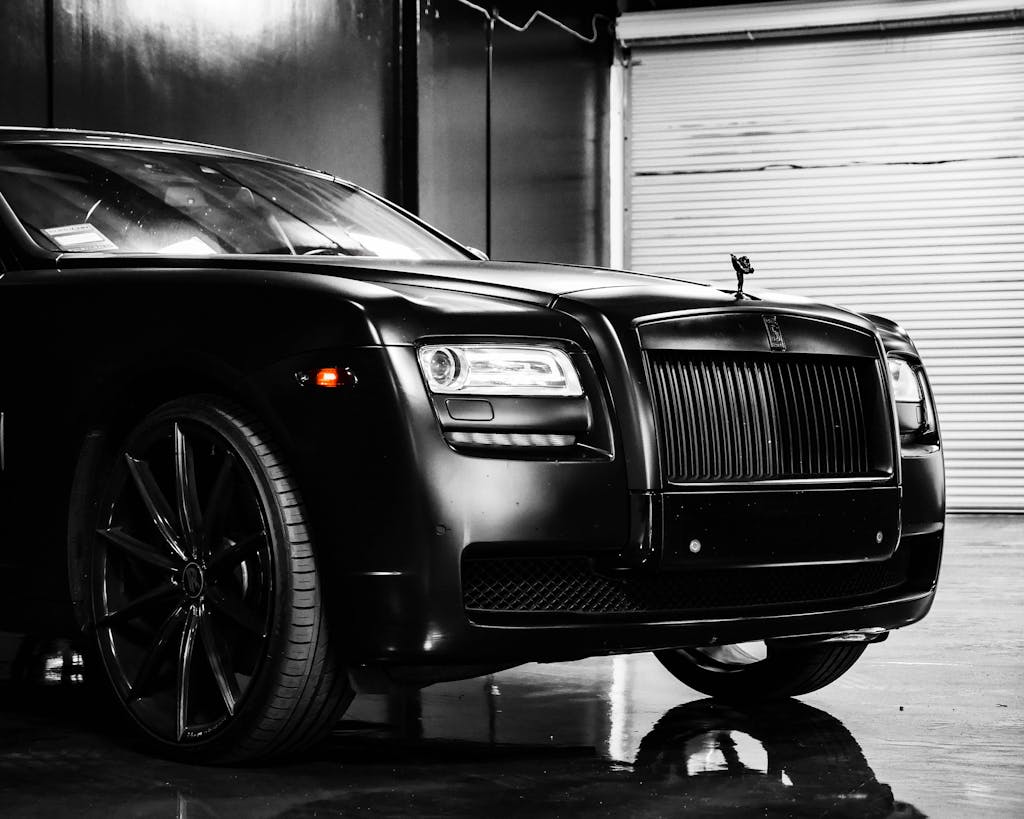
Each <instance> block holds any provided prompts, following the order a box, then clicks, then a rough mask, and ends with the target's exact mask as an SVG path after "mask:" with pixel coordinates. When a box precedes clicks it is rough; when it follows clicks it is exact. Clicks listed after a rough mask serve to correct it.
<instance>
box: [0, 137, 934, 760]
mask: <svg viewBox="0 0 1024 819" xmlns="http://www.w3.org/2000/svg"><path fill="white" fill-rule="evenodd" d="M0 194H2V196H0V272H2V277H0V311H2V315H0V350H2V353H0V367H2V371H0V470H2V471H0V475H2V483H0V522H2V527H3V528H2V530H0V564H2V565H3V571H2V573H0V576H2V581H0V582H2V584H3V588H2V594H0V600H2V609H3V613H4V616H5V618H7V621H8V622H9V623H11V624H12V625H8V626H7V628H17V629H19V630H22V631H29V630H32V629H33V628H36V627H38V624H39V623H41V622H43V621H44V619H45V618H52V619H54V620H56V621H60V620H61V618H66V622H67V623H68V624H70V623H72V622H74V621H73V619H72V618H74V619H76V620H77V624H76V625H75V627H76V628H78V629H80V630H81V632H82V634H83V639H84V641H85V642H86V644H87V645H88V650H87V651H88V653H87V663H90V662H91V663H92V664H93V666H92V667H93V669H94V670H95V672H96V676H98V677H100V678H102V679H103V680H105V681H107V682H109V686H108V688H109V693H110V694H111V695H112V699H113V700H114V702H115V703H116V705H115V707H116V708H119V709H120V711H121V712H123V714H124V715H125V716H126V717H128V719H129V722H131V723H133V724H134V725H135V726H137V728H138V729H140V731H141V732H142V735H143V736H145V737H147V738H148V739H149V740H150V741H151V742H152V743H153V744H154V745H155V747H156V748H157V749H158V750H161V751H163V752H166V753H171V754H176V755H179V756H182V757H185V758H188V759H192V760H197V761H208V762H228V761H239V760H248V759H255V758H260V757H268V756H275V755H280V754H283V753H286V752H290V751H293V750H295V749H298V748H301V747H304V746H307V745H309V744H310V743H312V742H314V741H316V740H317V739H318V738H319V737H321V736H323V735H324V734H325V733H326V732H327V731H328V730H329V729H330V728H331V727H332V725H333V724H334V722H335V721H336V720H337V718H338V717H339V715H340V714H341V713H342V712H343V711H344V709H345V707H346V706H347V704H348V703H349V701H350V700H351V697H352V696H353V693H354V691H356V690H380V689H383V688H386V687H387V686H389V685H394V684H399V685H420V686H422V685H429V684H430V683H433V682H438V681H441V680H451V679H459V678H466V677H472V676H476V675H480V674H486V673H489V672H492V671H496V670H498V669H502V668H508V667H511V666H515V665H518V664H521V663H525V662H529V661H541V662H543V661H561V660H571V659H575V658H581V657H587V656H592V655H599V654H615V653H623V652H640V651H653V652H655V653H656V655H657V657H658V658H659V659H660V660H661V662H662V663H663V664H664V665H665V667H666V668H667V669H668V670H669V671H670V672H672V673H673V674H674V675H675V676H677V677H678V678H679V679H680V680H682V681H683V682H684V683H686V684H687V685H688V686H691V687H693V688H695V689H697V690H699V691H702V692H704V693H706V694H709V695H712V696H714V697H717V698H719V699H722V700H733V701H743V700H765V699H771V698H780V697H787V696H791V695H797V694H802V693H806V692H809V691H812V690H814V689H817V688H820V687H821V686H824V685H826V684H828V683H830V682H832V681H833V680H835V679H836V678H838V677H839V676H840V675H842V674H843V673H844V672H845V671H846V670H847V669H848V668H850V666H851V665H852V664H853V663H854V662H855V661H856V660H857V658H858V657H859V656H860V655H861V653H862V652H863V651H864V649H865V647H866V645H867V644H869V643H871V642H875V641H878V640H881V639H884V638H885V637H886V635H887V634H888V632H889V631H890V630H892V629H896V628H900V627H902V626H906V625H908V624H910V623H913V622H915V621H916V620H919V619H920V618H922V617H923V616H924V615H925V614H926V613H927V611H928V609H929V607H930V606H931V603H932V599H933V597H934V594H935V588H936V579H937V576H938V572H939V563H940V557H941V551H942V538H943V518H944V483H943V466H942V452H941V448H940V441H939V430H938V425H937V420H936V415H935V409H934V406H933V404H932V398H931V394H930V390H929V386H928V382H927V379H926V377H925V373H924V369H923V367H922V365H921V361H920V358H919V356H918V354H917V352H916V350H915V348H914V345H913V343H912V342H911V341H910V339H909V338H908V336H907V335H906V333H905V332H903V330H901V329H900V328H899V327H898V326H897V325H895V324H893V323H892V322H890V321H887V320H885V319H882V318H879V317H876V316H869V315H862V314H858V313H854V312H850V311H848V310H843V309H839V308H836V307H831V306H827V305H822V304H815V303H811V302H808V301H806V300H804V299H796V298H792V299H789V298H782V297H778V296H774V295H773V296H771V297H768V296H767V295H762V296H760V297H759V296H757V295H756V294H755V295H748V294H745V293H743V291H742V275H743V273H744V272H747V271H748V270H749V268H745V267H744V261H745V260H742V259H737V260H735V264H736V266H737V271H738V273H739V277H740V289H738V290H737V291H731V290H720V289H716V288H714V287H711V286H707V285H701V284H694V283H690V282H685V281H681V280H677V279H672V278H667V277H658V276H650V275H643V274H636V273H626V272H622V271H615V270H603V269H588V268H578V267H570V266H558V265H541V264H534V263H530V264H521V263H516V264H513V263H497V262H489V261H487V260H486V259H483V258H482V256H481V254H480V253H479V252H477V251H473V250H472V249H469V248H466V247H463V246H461V245H459V244H457V243H456V242H454V241H452V240H451V239H449V238H447V237H445V236H444V235H442V234H440V233H438V232H437V231H435V230H433V229H431V228H430V227H429V226H427V225H425V224H423V223H422V222H420V221H419V220H417V219H416V218H415V217H413V216H411V215H409V214H408V213H405V212H403V211H402V210H400V209H398V208H396V207H394V206H393V205H390V204H389V203H387V202H385V201H384V200H382V199H380V198H378V197H376V196H374V195H372V194H370V193H367V192H366V191H364V190H361V189H360V188H358V187H356V186H353V185H350V184H347V183H345V182H342V181H339V180H337V179H335V178H333V177H331V176H329V175H327V174H324V173H319V172H314V171H310V170H306V169H303V168H300V167H296V166H294V165H291V164H287V163H284V162H280V161H277V160H273V159H268V158H265V157H260V156H255V155H252V154H248V153H244V152H241V151H233V150H228V149H222V148H214V147H210V146H205V145H197V144H191V143H182V142H176V141H169V140H161V139H155V138H145V137H134V136H123V135H117V134H101V133H88V132H71V131H40V130H29V129H21V130H15V129H0ZM723 264H724V265H728V264H729V259H728V258H725V259H723ZM0 627H2V626H0Z"/></svg>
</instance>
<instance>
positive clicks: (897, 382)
mask: <svg viewBox="0 0 1024 819" xmlns="http://www.w3.org/2000/svg"><path fill="white" fill-rule="evenodd" d="M889 381H890V383H891V384H892V393H893V398H895V399H896V418H897V420H898V421H899V426H900V435H902V436H907V435H909V436H915V440H919V441H920V440H923V438H921V436H927V435H930V434H932V433H934V432H935V431H936V425H935V408H934V407H933V406H932V404H931V398H930V397H929V393H928V390H927V388H926V386H925V381H924V369H923V368H922V367H921V365H920V364H918V365H916V366H915V365H914V364H911V363H910V362H909V361H906V360H905V359H902V358H898V357H896V356H892V357H890V358H889Z"/></svg>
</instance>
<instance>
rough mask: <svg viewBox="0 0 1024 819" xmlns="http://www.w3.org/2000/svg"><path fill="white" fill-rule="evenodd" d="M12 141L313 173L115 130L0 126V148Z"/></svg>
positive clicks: (241, 153) (260, 156)
mask: <svg viewBox="0 0 1024 819" xmlns="http://www.w3.org/2000/svg"><path fill="white" fill-rule="evenodd" d="M12 142H17V143H26V142H38V143H41V144H49V145H83V146H84V145H88V146H91V147H101V146H106V147H112V148H148V149H156V150H168V149H170V150H175V151H179V152H182V153H200V154H211V153H215V154H218V155H220V156H226V157H234V158H237V159H258V160H262V161H263V162H273V163H276V164H278V165H288V166H290V167H293V168H299V169H301V170H315V169H313V168H305V167H303V166H301V165H297V164H296V163H294V162H288V161H286V160H283V159H277V158H276V157H272V156H265V155H264V154H257V153H254V152H252V151H242V150H239V149H237V148H225V147H224V146H222V145H208V144H206V143H202V142H190V141H188V140H184V139H166V138H164V137H154V136H146V135H143V134H123V133H119V132H117V131H87V130H80V129H77V128H26V127H23V126H16V125H15V126H11V125H0V145H2V144H4V143H12ZM316 173H323V174H325V175H327V176H331V177H334V174H330V173H327V172H326V171H316Z"/></svg>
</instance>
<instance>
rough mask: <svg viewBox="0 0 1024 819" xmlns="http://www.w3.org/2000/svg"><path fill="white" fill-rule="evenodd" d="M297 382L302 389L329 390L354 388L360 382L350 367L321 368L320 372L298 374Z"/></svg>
mask: <svg viewBox="0 0 1024 819" xmlns="http://www.w3.org/2000/svg"><path fill="white" fill-rule="evenodd" d="M295 380H296V381H298V382H299V386H301V387H308V386H313V387H325V388H327V389H329V390H333V389H337V388H338V387H354V386H355V385H356V383H357V382H358V379H357V378H356V376H355V373H353V372H352V370H350V369H349V368H348V367H321V368H320V369H319V370H310V371H308V372H297V373H295Z"/></svg>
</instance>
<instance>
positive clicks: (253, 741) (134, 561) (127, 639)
mask: <svg viewBox="0 0 1024 819" xmlns="http://www.w3.org/2000/svg"><path fill="white" fill-rule="evenodd" d="M102 483H103V486H102V487H97V490H98V491H97V492H96V495H97V500H98V512H99V514H98V517H97V518H96V519H95V521H96V524H97V525H96V526H95V528H94V533H95V534H94V537H93V538H92V541H91V542H92V549H91V555H90V556H89V557H88V559H87V560H86V561H85V564H84V565H85V566H87V567H88V569H87V572H88V577H87V578H85V585H86V586H87V588H88V592H89V595H90V601H89V603H90V609H91V624H92V627H93V632H94V635H95V638H96V648H97V649H98V653H99V656H100V658H101V660H102V665H103V667H104V668H105V669H106V673H107V676H108V678H109V680H110V683H111V686H112V689H113V692H114V694H115V697H116V699H117V701H118V702H119V703H120V705H121V707H122V708H123V710H124V711H125V713H127V714H128V715H129V716H130V717H131V720H132V721H133V722H134V723H135V724H136V725H137V726H138V727H139V728H141V729H142V731H143V733H144V735H145V736H146V737H147V738H149V739H150V740H151V741H152V742H154V743H155V744H156V745H157V746H158V748H159V749H160V750H163V751H164V752H168V753H171V754H174V755H177V756H179V757H184V758H186V759H190V760H194V761H206V762H237V761H245V760H252V759H256V758H260V757H266V756H273V755H278V754H280V753H282V752H285V751H294V750H298V749H300V748H303V747H306V746H307V745H309V744H310V743H312V742H315V741H316V740H317V739H319V738H320V737H321V736H323V735H324V734H325V733H326V732H327V731H329V730H330V728H331V727H332V726H333V724H334V723H335V722H336V721H337V718H338V717H339V716H340V714H341V712H342V711H343V709H344V707H345V706H347V704H348V702H349V701H350V700H351V696H352V691H351V688H350V686H349V684H348V678H347V674H346V672H345V669H344V668H343V667H341V666H340V664H339V662H338V660H337V658H336V657H335V656H334V654H333V653H332V651H331V650H330V646H329V643H328V635H327V632H328V626H327V620H326V614H325V611H324V608H325V607H324V601H323V600H322V599H321V586H320V578H319V577H318V574H317V568H316V561H315V556H314V553H313V551H312V548H311V546H310V543H309V540H308V537H307V532H306V525H305V517H304V513H303V508H302V504H301V500H300V497H299V494H298V492H297V489H296V487H295V486H294V485H293V481H292V479H291V477H290V475H289V473H288V470H287V469H286V468H285V467H284V465H283V463H282V462H281V459H280V457H279V456H278V454H277V450H276V448H275V447H274V445H273V443H272V442H271V441H270V440H269V436H268V435H267V433H266V431H264V430H263V429H262V428H261V427H260V425H259V424H258V423H257V422H256V421H255V420H254V419H253V418H251V417H250V416H248V414H247V413H245V412H244V411H242V410H241V409H239V408H237V407H234V406H232V405H231V404H229V403H227V402H224V401H222V400H220V399H216V398H212V397H196V398H191V399H182V400H178V401H174V402H171V403H169V404H166V405H164V406H163V407H161V408H159V409H157V410H156V411H154V412H153V413H151V414H150V415H149V416H147V418H146V419H145V420H143V422H142V423H141V424H139V426H138V427H136V429H135V430H134V431H133V432H132V433H131V434H130V435H129V436H128V439H127V442H126V444H125V446H124V448H123V449H122V450H121V451H120V452H119V453H118V454H117V455H116V456H115V457H114V460H113V463H112V464H111V466H110V469H109V471H108V472H107V473H106V474H105V476H103V478H102Z"/></svg>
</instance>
